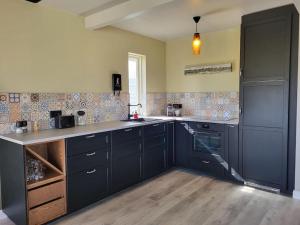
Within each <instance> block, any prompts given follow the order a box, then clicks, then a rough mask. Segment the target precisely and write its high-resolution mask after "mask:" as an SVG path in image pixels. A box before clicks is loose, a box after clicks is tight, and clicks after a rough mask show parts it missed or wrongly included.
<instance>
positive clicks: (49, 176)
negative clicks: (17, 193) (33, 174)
mask: <svg viewBox="0 0 300 225" xmlns="http://www.w3.org/2000/svg"><path fill="white" fill-rule="evenodd" d="M64 178H65V175H62V174H58V173H56V172H53V171H49V172H46V174H45V178H43V179H41V180H38V181H30V182H27V189H28V190H31V189H33V188H37V187H41V186H44V185H46V184H50V183H53V182H55V181H59V180H64Z"/></svg>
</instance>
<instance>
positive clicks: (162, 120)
mask: <svg viewBox="0 0 300 225" xmlns="http://www.w3.org/2000/svg"><path fill="white" fill-rule="evenodd" d="M146 118H152V119H160V120H157V121H151V122H144V123H134V124H124V125H123V126H120V127H111V128H102V129H101V128H99V129H94V130H90V131H86V132H78V133H73V134H72V133H71V134H64V135H58V136H53V137H49V138H47V137H45V138H40V139H36V140H32V141H20V140H18V139H14V138H12V137H9V136H8V135H9V134H8V135H0V139H2V140H5V141H9V142H12V143H15V144H19V145H23V146H24V145H31V144H38V143H43V142H52V141H57V140H62V139H67V138H72V137H78V136H84V135H90V134H94V133H102V132H109V131H115V130H120V129H126V128H132V127H140V126H146V125H151V124H155V123H164V122H170V121H190V122H209V123H219V124H224V125H238V120H234V121H210V120H203V119H200V118H198V119H197V118H189V117H163V116H152V117H146ZM110 122H112V123H113V122H116V121H110ZM107 123H109V122H107ZM100 124H101V123H99V125H100ZM41 132H43V131H41ZM21 135H22V134H21Z"/></svg>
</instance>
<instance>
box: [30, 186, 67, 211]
mask: <svg viewBox="0 0 300 225" xmlns="http://www.w3.org/2000/svg"><path fill="white" fill-rule="evenodd" d="M65 192H66V183H65V181H59V182H56V183H52V184H49V185H47V186H44V187H41V188H37V189H33V190H30V191H28V207H29V209H31V208H33V207H36V206H38V205H42V204H44V203H47V202H50V201H53V200H55V199H59V198H63V197H65Z"/></svg>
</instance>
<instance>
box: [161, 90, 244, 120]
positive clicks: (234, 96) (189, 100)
mask: <svg viewBox="0 0 300 225" xmlns="http://www.w3.org/2000/svg"><path fill="white" fill-rule="evenodd" d="M167 103H168V104H169V103H178V104H182V108H183V115H184V116H199V117H201V118H203V119H208V120H229V119H237V118H239V92H191V93H168V94H167Z"/></svg>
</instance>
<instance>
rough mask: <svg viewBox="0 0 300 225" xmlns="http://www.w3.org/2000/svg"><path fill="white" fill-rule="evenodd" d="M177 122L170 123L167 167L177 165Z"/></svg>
mask: <svg viewBox="0 0 300 225" xmlns="http://www.w3.org/2000/svg"><path fill="white" fill-rule="evenodd" d="M174 135H175V122H169V123H168V151H167V152H168V154H167V156H168V157H167V167H168V168H171V167H173V166H175V139H174Z"/></svg>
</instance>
